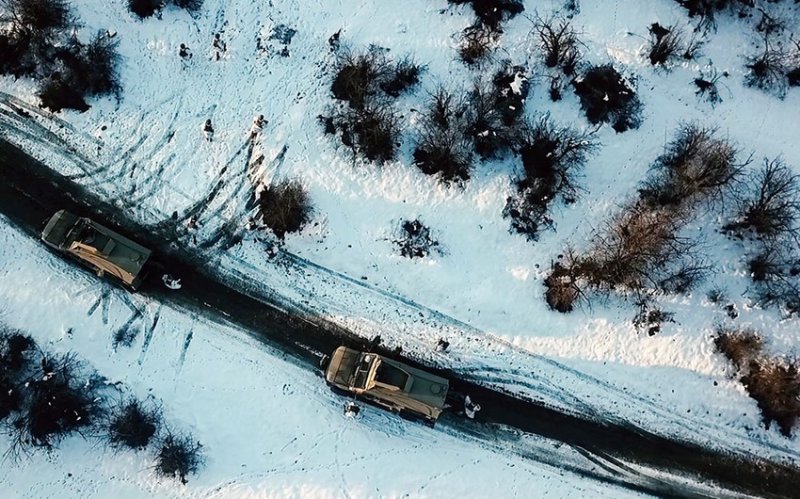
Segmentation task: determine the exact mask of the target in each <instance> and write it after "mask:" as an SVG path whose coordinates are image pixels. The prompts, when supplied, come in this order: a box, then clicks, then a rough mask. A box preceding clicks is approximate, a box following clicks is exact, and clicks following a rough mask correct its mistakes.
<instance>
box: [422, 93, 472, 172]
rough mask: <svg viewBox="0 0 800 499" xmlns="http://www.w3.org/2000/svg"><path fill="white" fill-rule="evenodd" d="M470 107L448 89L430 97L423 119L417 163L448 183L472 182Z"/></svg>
mask: <svg viewBox="0 0 800 499" xmlns="http://www.w3.org/2000/svg"><path fill="white" fill-rule="evenodd" d="M467 107H468V104H467V102H466V100H465V99H463V98H460V97H456V96H454V95H453V94H452V93H450V92H448V91H447V90H445V89H444V88H441V87H440V88H438V89H437V90H436V91H435V92H434V93H433V94H431V96H430V102H429V104H428V107H427V109H426V112H425V114H423V116H422V119H421V120H420V128H419V131H418V134H417V139H416V147H415V148H414V164H415V165H416V166H417V167H419V169H420V170H422V172H423V173H425V174H427V175H440V176H441V179H442V180H443V181H445V182H456V181H464V180H468V179H469V177H470V172H471V170H472V151H471V149H472V141H471V140H470V138H469V136H468V135H467V129H468V123H467V115H468V109H467Z"/></svg>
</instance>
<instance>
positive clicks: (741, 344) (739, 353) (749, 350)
mask: <svg viewBox="0 0 800 499" xmlns="http://www.w3.org/2000/svg"><path fill="white" fill-rule="evenodd" d="M714 347H715V348H716V349H717V351H718V352H719V353H721V354H722V355H724V356H725V357H726V358H727V359H728V360H730V361H731V362H732V363H733V365H734V366H736V369H738V370H739V371H741V372H744V371H745V370H746V369H747V367H748V366H749V365H750V363H751V362H752V361H754V360H756V359H758V358H759V357H761V354H762V350H763V348H764V340H763V339H762V338H761V335H759V334H758V333H757V332H756V331H755V330H753V329H750V328H745V329H725V328H720V329H719V330H718V331H717V334H716V335H715V336H714Z"/></svg>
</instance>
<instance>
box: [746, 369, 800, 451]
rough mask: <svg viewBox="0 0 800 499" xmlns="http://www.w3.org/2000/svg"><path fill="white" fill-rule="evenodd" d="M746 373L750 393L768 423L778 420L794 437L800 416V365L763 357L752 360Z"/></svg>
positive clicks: (781, 428) (785, 434)
mask: <svg viewBox="0 0 800 499" xmlns="http://www.w3.org/2000/svg"><path fill="white" fill-rule="evenodd" d="M748 371H749V372H748V373H747V374H746V375H744V376H742V384H744V386H745V388H746V389H747V393H748V394H750V396H751V397H752V398H753V399H755V400H756V402H757V403H758V407H759V409H761V417H762V419H763V421H764V425H765V426H766V427H767V428H769V427H770V424H771V423H772V422H775V423H776V424H777V425H778V427H779V428H780V431H781V433H782V434H783V435H784V436H786V437H790V436H791V434H792V430H793V429H794V426H795V424H796V423H797V420H798V418H800V369H799V368H798V365H797V362H796V361H782V360H780V359H762V360H754V361H751V362H750V365H749V368H748Z"/></svg>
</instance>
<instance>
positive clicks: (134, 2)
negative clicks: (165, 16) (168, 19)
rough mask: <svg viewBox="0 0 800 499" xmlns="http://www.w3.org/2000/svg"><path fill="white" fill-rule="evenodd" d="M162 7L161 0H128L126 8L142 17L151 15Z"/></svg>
mask: <svg viewBox="0 0 800 499" xmlns="http://www.w3.org/2000/svg"><path fill="white" fill-rule="evenodd" d="M163 7H164V2H163V1H162V0H128V10H130V11H131V12H133V13H134V14H136V15H137V16H139V18H140V19H144V18H147V17H150V16H152V15H153V14H155V13H156V12H158V11H160V10H161V9H162V8H163Z"/></svg>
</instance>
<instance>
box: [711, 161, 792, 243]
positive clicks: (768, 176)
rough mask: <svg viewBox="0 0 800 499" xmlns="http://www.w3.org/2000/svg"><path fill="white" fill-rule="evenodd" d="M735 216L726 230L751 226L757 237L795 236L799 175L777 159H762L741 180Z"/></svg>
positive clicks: (741, 229) (736, 229) (739, 229)
mask: <svg viewBox="0 0 800 499" xmlns="http://www.w3.org/2000/svg"><path fill="white" fill-rule="evenodd" d="M738 194H739V195H738V196H737V197H738V199H737V216H736V219H735V220H734V221H732V222H731V223H729V224H727V225H726V226H725V229H726V230H732V231H736V232H742V231H744V230H753V231H754V232H755V233H756V234H757V235H758V236H761V237H770V238H774V237H781V236H791V237H794V236H796V233H797V231H798V220H800V175H796V174H794V173H793V171H792V169H791V168H789V167H788V166H786V164H785V163H784V162H783V161H781V160H780V159H774V160H772V161H769V160H767V159H765V160H764V167H763V168H761V169H760V170H758V171H756V172H755V173H754V174H752V175H751V177H750V178H749V179H748V180H747V181H745V182H743V183H742V184H741V189H740V192H739V193H738Z"/></svg>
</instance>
